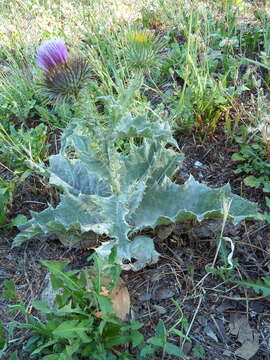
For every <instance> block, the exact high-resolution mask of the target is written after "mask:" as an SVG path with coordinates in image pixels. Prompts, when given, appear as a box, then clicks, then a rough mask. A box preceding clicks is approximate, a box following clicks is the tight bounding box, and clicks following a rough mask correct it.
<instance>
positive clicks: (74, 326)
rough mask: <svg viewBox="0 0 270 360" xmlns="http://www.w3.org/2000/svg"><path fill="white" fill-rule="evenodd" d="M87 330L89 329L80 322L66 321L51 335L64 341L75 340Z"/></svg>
mask: <svg viewBox="0 0 270 360" xmlns="http://www.w3.org/2000/svg"><path fill="white" fill-rule="evenodd" d="M88 330H89V328H88V327H87V326H86V324H85V323H83V322H82V321H79V320H66V321H63V322H62V323H61V324H60V325H59V326H58V327H57V328H56V329H55V330H54V331H53V335H54V336H57V337H61V338H64V339H76V338H77V337H78V336H81V335H84V334H85V332H87V331H88Z"/></svg>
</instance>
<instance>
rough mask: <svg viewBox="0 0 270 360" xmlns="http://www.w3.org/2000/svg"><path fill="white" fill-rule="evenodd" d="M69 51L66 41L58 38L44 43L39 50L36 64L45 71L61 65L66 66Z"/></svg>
mask: <svg viewBox="0 0 270 360" xmlns="http://www.w3.org/2000/svg"><path fill="white" fill-rule="evenodd" d="M68 57H69V55H68V51H67V47H66V44H65V43H64V41H62V40H61V39H58V38H54V39H50V40H46V41H44V42H43V43H42V44H41V45H40V46H39V47H38V49H37V57H36V63H37V65H38V66H39V67H40V68H41V69H43V70H45V71H50V70H53V69H55V68H56V67H57V66H59V65H63V64H66V62H67V60H68Z"/></svg>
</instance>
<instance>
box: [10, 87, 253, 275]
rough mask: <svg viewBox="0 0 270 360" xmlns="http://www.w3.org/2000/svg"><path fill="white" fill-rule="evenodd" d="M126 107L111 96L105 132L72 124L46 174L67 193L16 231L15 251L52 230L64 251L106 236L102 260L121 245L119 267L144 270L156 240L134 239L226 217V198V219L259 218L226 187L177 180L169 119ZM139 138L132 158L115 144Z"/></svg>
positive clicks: (80, 123)
mask: <svg viewBox="0 0 270 360" xmlns="http://www.w3.org/2000/svg"><path fill="white" fill-rule="evenodd" d="M134 93H135V91H134ZM125 104H126V103H125V101H124V102H123V104H122V103H118V102H117V100H116V99H115V98H113V97H106V101H105V107H106V111H105V115H104V116H105V118H104V119H103V118H102V120H106V123H107V124H109V125H108V128H104V127H103V126H99V125H96V123H95V122H93V124H90V123H89V121H88V119H87V121H86V122H84V120H80V119H77V118H76V119H74V121H73V122H71V123H70V125H69V127H68V128H67V129H66V131H65V132H64V133H63V135H62V139H61V151H60V153H59V154H58V155H53V156H51V157H50V166H49V168H48V169H47V170H48V172H49V174H50V184H53V185H55V186H57V187H59V188H61V189H62V190H63V193H62V194H61V195H60V203H59V204H58V205H57V206H56V207H55V208H54V207H52V206H49V207H48V208H47V209H45V210H44V211H42V212H40V213H34V212H32V213H31V215H32V219H31V220H29V221H28V222H27V223H26V224H24V225H22V226H19V229H20V230H21V232H20V233H19V234H18V235H17V236H16V238H15V240H14V242H13V246H19V245H20V244H22V243H23V242H24V241H27V240H29V239H32V238H39V239H42V235H43V234H50V233H53V234H55V235H56V236H57V237H58V239H59V240H60V241H61V242H62V243H63V244H64V245H66V246H72V247H76V246H86V247H93V246H94V245H95V244H97V240H98V238H97V236H98V235H104V234H105V235H106V236H107V237H108V238H110V239H111V241H109V242H107V243H103V244H102V245H101V246H100V247H99V248H98V249H96V250H97V252H98V253H99V254H100V256H102V257H106V256H107V255H108V254H109V253H110V249H111V247H112V246H113V245H115V244H116V245H117V256H118V259H119V262H120V263H121V265H122V268H124V269H126V270H129V269H133V270H139V269H141V268H142V267H144V266H146V265H147V264H152V263H154V262H156V261H157V260H158V256H159V254H158V253H157V252H156V251H155V249H154V243H153V238H151V237H150V236H143V235H137V234H138V233H140V232H141V231H142V230H145V229H154V228H156V227H157V226H160V225H168V224H171V223H175V222H186V221H194V220H195V221H199V222H200V221H203V220H205V219H209V218H219V217H223V216H224V212H225V210H224V209H223V208H224V206H223V204H224V201H225V200H226V199H230V200H231V206H230V209H229V213H228V220H233V221H235V222H239V221H241V220H243V219H253V218H256V216H257V206H256V204H253V203H251V202H249V201H247V200H245V199H242V198H241V197H239V196H237V195H235V194H232V193H231V189H230V186H229V185H226V186H223V187H222V188H219V189H211V188H209V187H208V186H206V185H204V184H200V183H199V182H197V181H195V180H194V179H193V178H192V177H190V178H189V180H187V181H186V182H185V184H183V185H178V184H175V183H173V182H172V181H171V180H170V179H171V178H172V177H173V174H174V172H175V169H176V168H177V167H178V166H180V165H181V163H182V161H183V154H181V153H180V152H178V151H174V150H172V148H168V147H167V146H166V145H167V144H172V145H173V146H174V147H175V148H177V147H178V145H177V143H176V142H175V140H174V138H173V137H172V131H171V129H170V126H169V124H168V122H166V121H165V120H162V121H160V119H159V118H157V119H155V121H154V120H153V119H151V118H150V117H149V116H148V114H147V113H145V114H141V115H136V116H135V115H133V114H132V113H130V112H128V111H127V110H126V105H125ZM116 109H117V111H116ZM116 113H117V114H118V115H117V116H116V115H115V117H114V116H113V114H116ZM106 114H107V115H106ZM97 116H98V115H97ZM93 121H96V117H95V116H94V120H93ZM139 138H140V139H141V141H140V142H139V144H140V145H136V142H134V141H132V142H131V143H130V151H129V153H121V152H119V151H118V150H117V148H116V146H115V144H116V143H117V142H118V141H119V140H121V139H122V140H123V139H125V141H130V140H132V139H139ZM134 143H135V144H134ZM74 155H75V156H74ZM134 259H135V260H136V262H134V261H133V260H134ZM124 260H125V261H124ZM126 260H128V261H126Z"/></svg>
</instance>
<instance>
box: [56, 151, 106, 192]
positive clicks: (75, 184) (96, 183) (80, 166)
mask: <svg viewBox="0 0 270 360" xmlns="http://www.w3.org/2000/svg"><path fill="white" fill-rule="evenodd" d="M49 172H50V174H51V176H50V184H54V185H58V186H60V187H62V188H63V189H64V190H66V191H68V192H71V193H73V194H74V195H79V194H86V195H99V196H105V197H106V196H109V195H110V194H111V189H110V186H109V185H108V184H107V183H106V182H105V181H104V180H103V179H102V178H99V177H97V176H96V174H94V173H92V172H90V171H89V169H88V167H87V165H85V164H84V163H83V162H82V161H81V160H79V159H67V158H66V157H64V156H62V155H53V156H51V157H50V167H49Z"/></svg>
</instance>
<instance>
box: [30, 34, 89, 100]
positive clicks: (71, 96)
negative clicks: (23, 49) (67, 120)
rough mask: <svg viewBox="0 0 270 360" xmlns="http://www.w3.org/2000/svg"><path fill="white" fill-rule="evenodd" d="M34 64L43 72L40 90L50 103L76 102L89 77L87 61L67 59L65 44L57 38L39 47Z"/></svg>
mask: <svg viewBox="0 0 270 360" xmlns="http://www.w3.org/2000/svg"><path fill="white" fill-rule="evenodd" d="M36 62H37V65H38V66H39V67H40V68H42V69H43V70H45V73H44V78H43V83H42V84H41V89H42V91H43V93H44V94H45V95H46V96H47V97H48V98H49V99H50V100H52V101H57V102H66V101H68V102H70V101H71V102H73V101H76V99H77V98H78V95H79V92H80V90H81V89H82V88H83V87H84V86H85V85H86V83H87V81H89V80H90V77H91V75H90V66H89V64H88V62H87V60H85V59H69V54H68V51H67V47H66V45H65V43H64V42H63V41H62V40H60V39H57V38H55V39H51V40H47V41H44V42H43V43H42V44H41V45H40V47H39V48H38V49H37V57H36Z"/></svg>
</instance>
